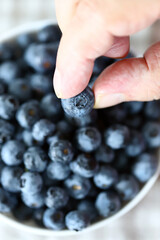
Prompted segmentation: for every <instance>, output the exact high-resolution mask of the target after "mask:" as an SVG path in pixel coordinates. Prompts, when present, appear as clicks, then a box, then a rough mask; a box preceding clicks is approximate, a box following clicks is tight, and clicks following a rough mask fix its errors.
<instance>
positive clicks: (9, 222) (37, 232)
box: [0, 20, 160, 240]
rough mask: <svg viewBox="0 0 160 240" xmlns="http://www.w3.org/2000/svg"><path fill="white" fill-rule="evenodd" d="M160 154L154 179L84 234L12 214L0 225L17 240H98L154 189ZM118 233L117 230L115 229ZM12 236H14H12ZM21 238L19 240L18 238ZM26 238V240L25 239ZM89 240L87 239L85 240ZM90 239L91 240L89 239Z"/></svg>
mask: <svg viewBox="0 0 160 240" xmlns="http://www.w3.org/2000/svg"><path fill="white" fill-rule="evenodd" d="M49 23H54V22H53V21H52V20H45V21H44V20H43V21H38V22H35V23H32V24H26V25H23V26H20V27H18V28H16V29H13V30H11V31H9V32H8V33H5V34H4V35H3V36H2V37H0V42H5V41H9V40H11V39H14V38H15V37H16V36H17V35H19V34H22V33H25V32H34V31H37V30H39V29H41V28H42V27H43V26H46V25H48V24H49ZM159 159H160V152H158V166H157V170H156V172H155V174H154V175H153V176H152V178H151V179H150V180H149V181H148V182H147V183H146V184H145V185H144V186H143V188H142V189H141V191H140V192H139V193H138V194H137V196H136V197H135V198H134V199H133V200H132V201H130V202H129V203H128V204H126V205H125V206H124V207H123V208H122V209H121V210H120V211H119V212H118V213H116V214H115V215H113V216H111V217H109V218H107V219H103V220H101V221H99V222H97V223H94V224H92V225H91V226H89V227H88V228H86V229H84V230H83V231H82V232H78V233H77V232H74V231H69V230H62V231H53V230H48V229H43V228H39V227H37V226H36V225H35V224H34V223H33V222H32V221H28V222H25V223H20V222H18V221H17V220H15V219H14V218H13V217H12V216H11V214H0V223H2V224H3V225H4V226H6V228H5V229H6V231H8V227H10V228H11V229H12V230H14V234H15V233H16V238H15V239H17V240H18V239H23V240H24V239H26V238H27V239H33V240H35V239H36V238H37V239H40V237H42V239H43V240H46V239H52V240H56V239H60V238H61V237H62V238H65V239H70V238H68V237H71V238H72V237H74V239H76V240H78V239H81V238H82V235H83V237H84V236H92V237H91V239H92V240H93V239H97V237H96V236H95V235H92V234H91V232H92V233H93V231H94V230H96V229H100V228H102V227H105V226H107V225H108V224H110V223H111V222H113V221H115V220H116V219H118V218H120V217H122V216H123V215H125V214H126V213H128V212H129V211H131V209H133V208H134V207H135V206H136V205H137V204H138V203H139V202H140V201H141V200H142V199H143V198H144V197H145V195H146V194H147V193H148V192H149V190H150V189H151V188H152V187H153V185H154V183H155V182H156V180H157V178H158V176H159V173H160V160H159ZM115 231H116V229H115ZM94 232H95V231H94ZM11 236H12V234H11ZM18 236H19V238H18ZM25 237H26V238H25ZM86 239H88V237H87V238H85V239H84V240H86ZM89 239H90V238H89Z"/></svg>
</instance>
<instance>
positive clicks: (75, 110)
mask: <svg viewBox="0 0 160 240" xmlns="http://www.w3.org/2000/svg"><path fill="white" fill-rule="evenodd" d="M61 103H62V107H63V109H64V111H65V112H66V113H67V114H68V115H69V116H71V117H82V116H85V115H86V114H88V113H90V112H91V111H92V109H93V106H94V94H93V92H92V90H91V89H90V88H89V87H87V88H86V89H85V90H83V92H81V93H80V94H78V95H77V96H75V97H72V98H68V99H61Z"/></svg>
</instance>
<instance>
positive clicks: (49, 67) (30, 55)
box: [0, 43, 57, 77]
mask: <svg viewBox="0 0 160 240" xmlns="http://www.w3.org/2000/svg"><path fill="white" fill-rule="evenodd" d="M56 53H57V44H53V43H52V44H35V43H33V44H31V45H29V47H28V48H27V49H26V51H25V54H24V58H25V61H26V62H27V64H28V65H29V66H30V67H32V68H33V69H34V70H35V71H37V72H39V73H47V72H50V71H52V72H53V70H54V67H55V63H56ZM0 77H1V74H0Z"/></svg>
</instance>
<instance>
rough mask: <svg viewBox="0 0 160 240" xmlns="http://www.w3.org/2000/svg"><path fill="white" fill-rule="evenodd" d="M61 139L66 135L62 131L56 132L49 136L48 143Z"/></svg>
mask: <svg viewBox="0 0 160 240" xmlns="http://www.w3.org/2000/svg"><path fill="white" fill-rule="evenodd" d="M60 140H64V137H63V135H62V134H61V133H60V132H56V133H55V134H54V135H52V136H49V137H48V138H47V140H46V141H47V143H48V145H50V144H51V143H53V142H59V141H60Z"/></svg>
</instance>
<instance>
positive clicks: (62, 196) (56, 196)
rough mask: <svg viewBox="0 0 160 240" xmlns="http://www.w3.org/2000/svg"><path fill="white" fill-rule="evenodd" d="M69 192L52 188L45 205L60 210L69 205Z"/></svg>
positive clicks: (47, 193) (49, 190)
mask: <svg viewBox="0 0 160 240" xmlns="http://www.w3.org/2000/svg"><path fill="white" fill-rule="evenodd" d="M68 200H69V197H68V194H67V192H66V191H65V190H64V189H63V188H60V187H50V188H49V189H48V190H47V192H46V197H45V204H46V206H47V207H48V208H53V209H59V208H63V207H65V206H66V205H67V203H68Z"/></svg>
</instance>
